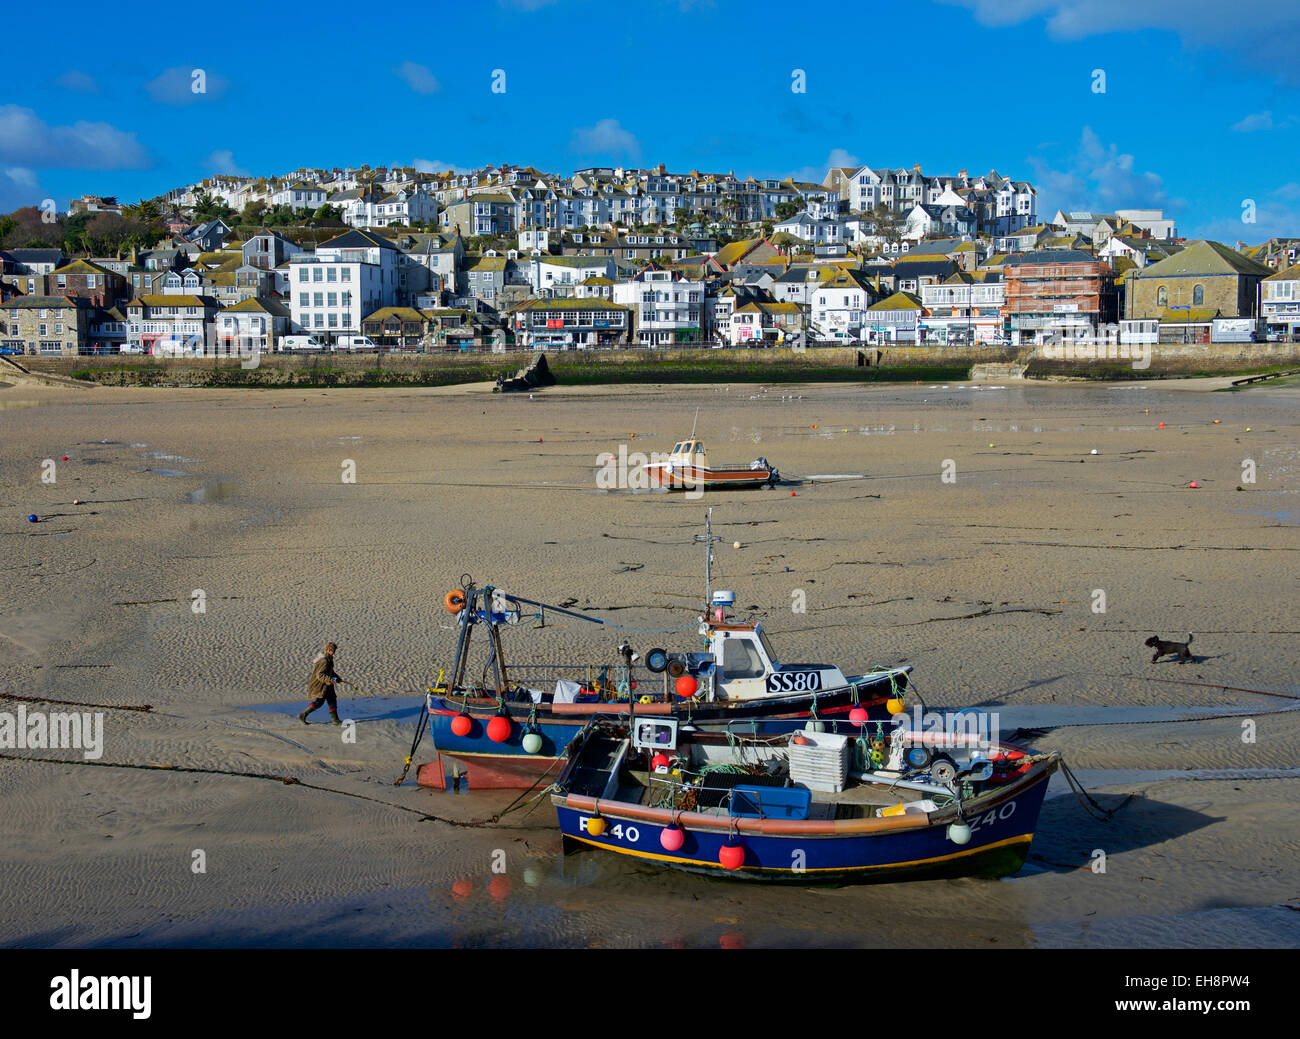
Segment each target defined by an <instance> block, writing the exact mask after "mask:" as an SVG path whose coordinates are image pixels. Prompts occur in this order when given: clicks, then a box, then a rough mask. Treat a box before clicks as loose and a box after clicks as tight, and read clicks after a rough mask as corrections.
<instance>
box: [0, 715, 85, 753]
mask: <svg viewBox="0 0 1300 1039" xmlns="http://www.w3.org/2000/svg"><path fill="white" fill-rule="evenodd" d="M0 750H79V751H81V755H82V757H84V758H85V759H86V760H87V761H97V760H99V758H101V757H103V756H104V713H103V712H102V711H97V712H94V713H92V712H90V711H29V710H28V709H27V707H26V705H25V704H19V705H18V710H17V711H16V712H11V711H0Z"/></svg>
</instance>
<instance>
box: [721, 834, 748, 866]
mask: <svg viewBox="0 0 1300 1039" xmlns="http://www.w3.org/2000/svg"><path fill="white" fill-rule="evenodd" d="M718 863H719V865H721V866H722V868H723V869H740V867H741V866H743V865H744V864H745V846H744V845H743V844H741V843H740V841H738V840H736V839H735V838H732V839H731V840H728V841H727V843H726V844H724V845H723V846H722V848H721V849H720V850H719V851H718Z"/></svg>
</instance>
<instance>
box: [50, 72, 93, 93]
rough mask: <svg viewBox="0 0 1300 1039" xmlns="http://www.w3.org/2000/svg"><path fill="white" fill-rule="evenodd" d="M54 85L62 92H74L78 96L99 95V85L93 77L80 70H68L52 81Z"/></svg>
mask: <svg viewBox="0 0 1300 1039" xmlns="http://www.w3.org/2000/svg"><path fill="white" fill-rule="evenodd" d="M54 85H55V86H56V87H62V88H63V89H64V90H73V91H76V92H77V93H78V94H98V93H99V84H98V83H96V82H95V80H94V77H92V76H90V75H88V74H87V73H85V72H82V71H81V70H80V69H69V70H68V71H67V72H65V73H64V74H63V75H62V76H60V77H59V78H58V79H56V80H55V81H54Z"/></svg>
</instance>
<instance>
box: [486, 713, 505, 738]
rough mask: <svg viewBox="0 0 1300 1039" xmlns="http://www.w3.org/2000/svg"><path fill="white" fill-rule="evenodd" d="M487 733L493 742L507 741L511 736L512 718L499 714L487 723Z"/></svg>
mask: <svg viewBox="0 0 1300 1039" xmlns="http://www.w3.org/2000/svg"><path fill="white" fill-rule="evenodd" d="M487 735H488V739H490V740H491V741H492V742H493V743H505V741H506V740H508V739H509V738H510V719H509V718H507V717H506V716H505V715H504V714H498V715H497V716H496V717H495V718H493V719H492V720H491V721H490V722H488V723H487Z"/></svg>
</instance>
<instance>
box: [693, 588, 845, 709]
mask: <svg viewBox="0 0 1300 1039" xmlns="http://www.w3.org/2000/svg"><path fill="white" fill-rule="evenodd" d="M734 603H735V593H734V592H717V593H716V594H715V595H714V596H713V603H712V606H711V608H710V614H709V617H708V618H706V620H705V621H704V623H703V624H702V625H701V630H700V634H701V635H703V636H704V637H705V638H707V639H708V640H709V650H708V653H707V654H706V657H707V659H706V660H703V661H702V662H701V673H702V674H703V675H704V676H705V677H706V678H708V679H710V680H711V681H712V683H713V695H714V697H715V698H717V699H720V700H753V699H756V698H759V697H766V696H789V695H792V694H804V695H807V694H809V693H818V692H821V691H823V690H826V691H830V690H832V689H842V688H843V687H844V686H846V685H847V684H848V679H846V678H845V677H844V672H842V671H841V670H840V669H839V668H838V667H835V666H834V665H831V664H782V663H781V661H780V660H778V659H777V656H776V651H775V650H774V649H773V648H772V644H771V642H769V641H768V638H767V635H766V633H765V632H764V631H763V625H762V624H759V623H754V624H737V623H734V622H731V621H729V620H728V619H727V614H726V608H727V606H730V605H732V604H734Z"/></svg>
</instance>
